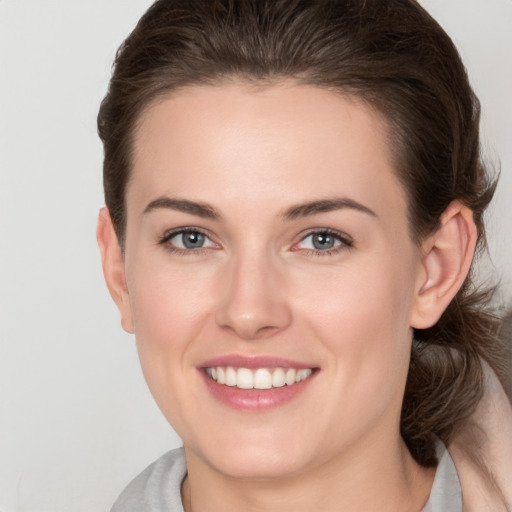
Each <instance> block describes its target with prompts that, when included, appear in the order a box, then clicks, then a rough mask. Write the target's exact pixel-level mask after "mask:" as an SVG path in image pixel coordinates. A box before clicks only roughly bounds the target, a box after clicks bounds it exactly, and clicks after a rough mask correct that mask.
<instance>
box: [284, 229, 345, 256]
mask: <svg viewBox="0 0 512 512" xmlns="http://www.w3.org/2000/svg"><path fill="white" fill-rule="evenodd" d="M318 233H321V234H326V235H330V236H332V237H334V238H336V239H337V240H338V241H339V242H340V243H339V244H338V245H335V246H334V247H332V248H330V249H300V248H296V247H297V245H299V244H300V243H301V242H303V241H304V240H305V239H306V238H308V237H310V236H312V235H315V234H318ZM353 245H354V240H353V239H352V237H351V236H349V235H347V234H346V233H344V232H342V231H338V230H337V229H332V228H315V229H310V230H308V231H307V232H306V234H304V235H303V236H301V238H300V240H299V241H298V242H296V243H294V244H293V246H292V248H291V250H292V251H302V252H306V253H311V254H315V255H318V256H322V255H329V254H333V253H337V252H341V251H345V250H348V249H351V248H352V247H353Z"/></svg>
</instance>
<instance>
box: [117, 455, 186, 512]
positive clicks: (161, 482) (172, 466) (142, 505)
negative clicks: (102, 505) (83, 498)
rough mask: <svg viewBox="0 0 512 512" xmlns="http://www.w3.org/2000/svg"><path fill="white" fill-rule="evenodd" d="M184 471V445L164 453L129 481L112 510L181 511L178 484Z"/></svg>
mask: <svg viewBox="0 0 512 512" xmlns="http://www.w3.org/2000/svg"><path fill="white" fill-rule="evenodd" d="M186 474H187V466H186V461H185V452H184V450H183V448H177V449H176V450H172V451H170V452H167V453H166V454H164V455H162V456H161V457H160V458H159V459H157V460H156V461H155V462H153V464H151V465H150V466H148V467H147V468H146V469H145V470H144V471H143V472H142V473H140V475H138V476H137V477H135V478H134V479H133V480H132V481H131V482H130V483H129V484H128V486H127V487H126V489H125V490H124V491H123V492H122V493H121V495H120V496H119V498H117V500H116V502H115V503H114V506H113V507H112V510H111V512H164V511H166V512H167V511H169V512H183V506H182V503H181V483H182V481H183V479H184V478H185V475H186Z"/></svg>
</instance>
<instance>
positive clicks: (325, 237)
mask: <svg viewBox="0 0 512 512" xmlns="http://www.w3.org/2000/svg"><path fill="white" fill-rule="evenodd" d="M334 242H335V239H334V237H333V236H332V235H330V234H329V233H315V234H314V235H313V247H314V248H315V249H331V248H332V247H334Z"/></svg>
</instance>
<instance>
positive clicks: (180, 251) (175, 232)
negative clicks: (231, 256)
mask: <svg viewBox="0 0 512 512" xmlns="http://www.w3.org/2000/svg"><path fill="white" fill-rule="evenodd" d="M186 233H200V234H201V235H204V236H205V237H206V238H208V239H209V240H211V237H210V236H209V235H208V233H206V232H205V231H203V230H202V229H199V228H195V227H188V228H179V229H174V230H171V231H167V232H166V233H164V235H163V236H162V237H161V238H160V240H159V241H158V243H159V245H163V246H165V248H166V249H167V250H168V251H169V252H171V253H173V254H178V255H184V256H189V255H191V254H202V253H204V252H205V251H207V250H209V247H198V248H196V249H186V248H185V249H182V248H181V247H176V246H174V245H172V244H170V243H169V241H170V240H172V239H173V238H174V237H175V236H177V235H183V234H186Z"/></svg>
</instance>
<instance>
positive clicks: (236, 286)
mask: <svg viewBox="0 0 512 512" xmlns="http://www.w3.org/2000/svg"><path fill="white" fill-rule="evenodd" d="M221 289H222V292H221V294H220V300H219V303H218V308H217V311H216V321H217V324H218V325H219V326H220V327H221V328H222V329H224V330H226V331H229V332H231V333H233V334H236V335H237V336H238V337H239V338H241V339H243V340H258V339H261V338H266V337H269V336H272V335H273V334H276V333H278V332H280V331H282V330H284V329H286V328H287V327H288V326H289V325H290V323H291V320H292V313H291V308H290V304H289V301H288V299H287V294H286V289H285V286H284V279H283V275H282V271H280V269H279V265H278V264H276V262H274V263H272V261H271V257H265V256H259V257H258V256H254V255H253V256H247V257H244V256H240V257H238V258H236V259H234V260H233V261H231V262H230V263H229V270H228V271H227V272H226V273H225V274H224V279H223V280H222V284H221Z"/></svg>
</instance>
